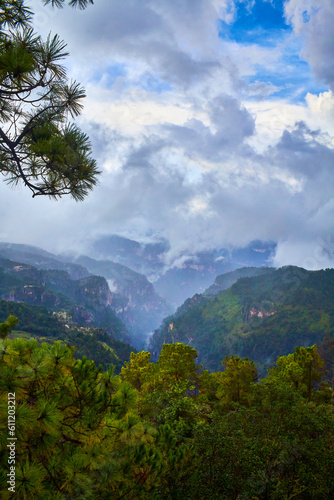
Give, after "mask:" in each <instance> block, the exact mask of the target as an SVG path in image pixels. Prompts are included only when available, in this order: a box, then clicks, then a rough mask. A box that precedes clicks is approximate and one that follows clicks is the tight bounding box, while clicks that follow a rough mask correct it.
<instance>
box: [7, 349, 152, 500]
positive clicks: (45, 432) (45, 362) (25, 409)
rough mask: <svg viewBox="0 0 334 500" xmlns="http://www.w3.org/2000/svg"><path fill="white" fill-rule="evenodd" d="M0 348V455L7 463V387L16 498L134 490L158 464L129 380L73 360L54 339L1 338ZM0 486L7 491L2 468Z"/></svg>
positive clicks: (144, 485)
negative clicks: (11, 400)
mask: <svg viewBox="0 0 334 500" xmlns="http://www.w3.org/2000/svg"><path fill="white" fill-rule="evenodd" d="M1 350H2V355H1V358H0V373H1V377H0V394H1V398H0V422H1V428H2V433H1V447H0V449H1V451H0V462H1V469H2V470H3V471H5V470H7V458H8V457H7V448H6V444H7V435H8V434H7V432H6V427H7V425H8V422H7V404H8V403H7V393H8V392H11V393H12V392H15V396H16V421H15V435H16V437H17V439H18V441H17V443H18V445H17V448H16V453H17V454H16V460H17V473H16V491H17V496H18V498H41V499H42V498H54V497H56V498H69V497H70V498H110V495H112V498H121V497H122V496H125V495H127V494H130V493H131V495H133V496H136V495H138V496H137V497H136V498H142V495H143V494H144V493H145V491H146V489H149V488H150V481H151V480H152V478H155V474H156V471H158V470H160V469H159V468H160V467H161V465H160V463H159V453H156V451H155V448H154V434H155V432H154V430H152V429H150V428H149V427H148V426H147V425H145V424H144V423H142V422H141V421H140V419H139V417H138V415H137V413H136V399H137V395H136V392H135V391H134V389H133V388H132V387H131V386H130V384H127V383H122V382H121V381H120V379H119V378H118V377H115V376H114V375H113V374H112V372H110V371H106V372H102V371H101V369H97V368H95V364H94V362H92V361H88V360H87V359H86V358H83V359H82V360H77V361H76V360H75V359H74V357H73V349H71V348H69V347H67V346H66V345H64V344H62V343H61V342H55V343H54V344H53V345H52V346H50V345H48V344H42V345H40V346H39V345H38V344H37V342H36V341H35V340H30V341H24V340H21V339H16V340H5V341H2V345H1ZM111 472H113V473H111ZM0 488H1V496H2V498H7V497H8V490H7V484H6V476H5V474H2V475H1V479H0ZM108 495H109V496H108Z"/></svg>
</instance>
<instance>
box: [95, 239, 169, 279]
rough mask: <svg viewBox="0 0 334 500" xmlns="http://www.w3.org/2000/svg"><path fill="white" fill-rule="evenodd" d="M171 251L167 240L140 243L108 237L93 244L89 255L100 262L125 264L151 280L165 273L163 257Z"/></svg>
mask: <svg viewBox="0 0 334 500" xmlns="http://www.w3.org/2000/svg"><path fill="white" fill-rule="evenodd" d="M169 249H170V247H169V243H168V241H167V240H161V241H158V242H154V243H139V242H138V241H135V240H131V239H128V238H124V237H123V236H117V235H106V236H102V237H100V238H97V239H96V240H95V241H94V242H93V243H92V244H91V247H90V249H89V251H88V254H89V256H91V257H93V258H95V259H98V260H106V259H107V260H110V261H112V262H116V263H118V264H123V265H124V266H127V267H130V268H131V269H133V270H134V271H137V272H138V273H141V274H144V275H145V276H147V277H148V278H149V279H151V278H152V277H153V276H155V275H159V274H161V272H163V269H164V262H163V256H164V254H165V253H166V252H168V250H169Z"/></svg>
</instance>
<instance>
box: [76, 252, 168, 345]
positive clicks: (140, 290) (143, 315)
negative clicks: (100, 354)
mask: <svg viewBox="0 0 334 500" xmlns="http://www.w3.org/2000/svg"><path fill="white" fill-rule="evenodd" d="M75 262H76V263H78V264H81V265H82V266H84V267H85V268H87V269H88V270H89V271H90V272H91V273H94V274H97V275H99V276H103V277H104V278H106V280H107V282H108V285H109V288H110V290H111V292H112V308H113V310H114V311H115V313H116V314H117V316H118V317H119V318H120V319H121V320H122V321H123V322H124V324H125V325H126V326H127V328H128V330H129V331H130V332H131V334H132V337H133V341H134V343H135V345H136V346H137V347H138V348H140V347H144V346H145V342H146V339H147V334H148V333H149V332H152V331H153V330H154V329H155V328H156V327H157V326H158V325H160V323H161V321H162V320H163V318H165V317H166V316H167V314H170V313H171V312H172V309H171V308H170V307H168V305H167V304H166V302H165V301H164V300H163V299H162V298H161V297H159V295H158V294H157V293H156V291H155V289H154V286H153V285H152V283H150V282H149V281H148V279H147V278H146V276H144V275H143V274H140V273H137V272H135V271H133V270H131V269H130V268H128V267H126V266H123V265H122V264H117V263H115V262H111V261H109V260H103V261H99V260H95V259H92V258H90V257H87V256H81V257H77V258H76V259H75Z"/></svg>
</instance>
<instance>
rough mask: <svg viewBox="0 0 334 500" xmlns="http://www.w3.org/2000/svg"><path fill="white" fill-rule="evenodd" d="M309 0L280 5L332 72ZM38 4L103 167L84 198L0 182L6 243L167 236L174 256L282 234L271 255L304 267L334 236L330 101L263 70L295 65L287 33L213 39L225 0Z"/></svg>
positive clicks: (229, 7)
mask: <svg viewBox="0 0 334 500" xmlns="http://www.w3.org/2000/svg"><path fill="white" fill-rule="evenodd" d="M303 4H305V2H301V1H299V0H290V1H288V2H286V15H287V17H288V18H289V19H290V21H291V23H292V25H293V27H294V33H295V34H296V35H298V36H301V37H302V39H303V40H304V43H305V46H304V49H303V54H304V57H305V58H306V59H307V60H308V61H310V64H311V66H312V67H313V68H314V71H315V72H316V73H317V74H318V75H319V77H321V78H322V79H323V81H329V79H330V72H329V70H328V72H327V70H326V71H325V66H326V63H327V64H328V68H329V67H330V63H329V62H328V61H329V56H328V50H327V49H328V47H327V45H326V44H327V42H326V40H325V37H326V36H327V37H328V44H329V43H330V40H331V37H332V35H331V34H330V33H329V32H328V29H327V26H328V22H327V20H326V19H324V15H325V14H326V12H327V10H328V5H329V3H328V2H326V1H325V0H320V7H321V8H319V10H318V11H316V12H314V11H313V10H312V5H313V6H314V2H313V3H312V2H311V1H308V3H306V4H305V5H306V6H305V7H304V10H306V11H307V12H310V14H309V15H310V20H309V21H308V22H307V23H305V22H302V15H303V12H302V11H301V9H302V6H303ZM33 5H34V6H35V7H38V9H39V12H41V13H42V14H40V17H39V18H38V19H37V23H36V24H37V26H38V27H39V29H40V31H41V32H44V34H45V33H47V32H48V31H49V30H50V29H52V31H53V32H59V33H60V35H61V36H62V37H63V38H64V39H65V40H66V41H67V42H68V48H69V51H70V53H71V56H70V58H69V59H68V64H69V72H70V74H71V76H74V77H75V78H77V79H78V80H80V81H81V82H82V83H83V84H84V85H85V86H86V89H87V99H86V103H85V110H84V113H83V115H82V117H81V119H80V123H81V125H82V127H83V128H84V129H85V130H86V131H87V132H88V133H89V136H90V137H91V140H92V143H93V147H94V154H95V156H96V158H97V160H98V164H99V167H100V168H102V169H103V175H102V176H101V179H100V185H99V186H98V187H97V188H96V189H95V190H94V192H92V194H91V195H90V196H89V198H88V199H87V200H86V201H85V202H83V203H80V204H75V203H74V202H72V201H71V200H68V199H64V200H61V201H60V202H57V203H55V202H50V201H49V200H41V199H37V200H36V199H35V200H31V199H30V195H29V193H27V192H26V191H25V190H24V189H22V190H21V191H10V190H9V189H8V188H7V187H6V186H5V185H1V186H0V192H1V199H2V204H1V208H0V215H1V229H0V239H2V240H7V241H14V242H20V241H21V242H26V243H35V244H39V245H41V246H43V247H45V248H47V249H49V250H53V249H56V250H68V249H69V248H74V249H76V248H77V247H78V246H80V245H81V246H84V245H85V241H87V239H89V238H93V237H94V236H95V235H100V234H105V233H108V234H110V233H122V234H126V233H127V234H131V235H132V237H134V238H135V237H138V238H142V237H143V236H145V235H148V234H154V235H160V236H165V237H166V238H168V239H169V241H170V242H171V246H172V249H171V252H170V255H171V256H172V257H173V258H175V257H176V256H178V254H180V253H182V252H186V255H188V253H187V252H189V251H191V252H193V251H194V250H195V249H197V250H202V249H208V248H212V247H217V246H219V247H221V246H223V245H246V244H248V243H249V242H250V241H251V240H255V239H264V240H275V241H278V242H279V246H278V249H279V250H278V253H277V256H276V262H278V263H288V262H287V261H288V260H289V258H290V259H291V263H297V264H298V263H299V264H300V263H301V261H302V260H303V259H304V256H305V255H308V254H310V252H311V248H312V245H316V241H317V239H319V238H321V237H324V238H326V237H327V235H328V234H330V232H331V231H332V229H333V222H332V221H333V220H334V219H333V217H332V215H333V214H332V205H331V203H332V198H333V194H332V182H333V172H332V170H333V168H332V165H333V161H334V152H333V137H334V125H333V123H334V120H333V110H334V97H333V94H332V92H330V91H325V92H321V93H315V91H314V90H310V91H309V92H308V93H307V96H306V99H305V101H302V102H300V101H299V102H298V103H296V102H292V101H291V100H290V99H289V98H288V97H285V98H284V99H283V98H281V99H279V98H278V97H277V96H276V98H275V99H273V97H272V94H273V93H274V92H276V91H277V90H278V86H277V84H276V82H271V81H269V80H268V81H263V79H262V78H261V74H262V73H261V68H263V67H266V68H267V69H268V71H269V72H272V73H273V74H274V73H275V74H284V72H285V71H286V74H287V77H288V76H289V75H291V73H292V70H293V69H295V68H293V67H290V68H286V67H285V66H284V62H283V59H282V55H283V54H284V51H285V50H286V48H287V44H288V40H287V38H286V37H284V38H283V39H282V41H279V42H278V43H277V45H276V46H275V47H271V48H268V47H260V46H258V45H256V44H252V45H248V46H247V45H240V44H237V43H236V42H231V41H226V40H222V39H220V38H219V37H218V13H219V16H220V18H221V19H224V20H225V21H226V22H229V23H231V22H232V21H233V19H234V17H235V15H236V10H235V8H234V7H235V5H234V2H232V1H227V0H226V1H225V0H206V1H204V0H186V1H184V2H180V1H179V0H171V1H168V2H157V1H155V0H141V1H140V2H139V0H129V2H126V3H125V2H124V1H123V0H99V2H96V4H95V5H94V6H91V7H89V8H88V9H87V10H86V11H83V12H79V11H73V10H70V9H64V10H63V11H57V10H56V11H50V10H48V9H46V8H44V7H41V5H40V0H34V1H33ZM249 8H251V2H249ZM43 16H44V17H43ZM315 22H317V23H319V22H320V25H323V26H324V34H323V36H322V35H321V33H320V32H319V29H320V28H319V29H318V28H315ZM316 35H317V36H318V35H319V36H320V37H321V40H316V39H315V36H316ZM311 42H312V43H314V44H315V45H314V47H313V46H312V47H313V48H312V47H311V45H312V43H311ZM322 48H324V52H323V53H322V52H321V51H322ZM325 49H326V50H325ZM291 50H294V46H293V49H291ZM316 57H317V58H318V59H319V61H318V63H316V61H315V58H316ZM250 75H252V76H254V78H253V81H252V83H248V82H247V80H246V78H245V77H247V76H250ZM270 96H271V97H270ZM296 123H298V125H297V126H296ZM317 130H319V131H317ZM294 248H295V249H296V251H295V254H294ZM172 257H171V258H172ZM330 258H331V257H328V259H330ZM181 260H182V259H181ZM292 261H293V262H292ZM180 262H181V261H180ZM326 263H327V260H326Z"/></svg>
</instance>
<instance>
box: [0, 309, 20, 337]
mask: <svg viewBox="0 0 334 500" xmlns="http://www.w3.org/2000/svg"><path fill="white" fill-rule="evenodd" d="M18 321H19V320H18V318H16V317H15V316H13V315H12V314H11V315H10V316H8V318H7V319H6V320H5V321H4V322H3V323H0V338H1V339H5V338H6V337H7V336H8V334H9V333H10V332H11V331H12V330H13V328H15V326H16V325H17V323H18Z"/></svg>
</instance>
